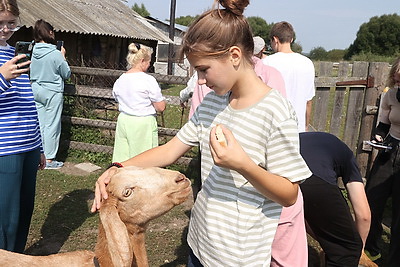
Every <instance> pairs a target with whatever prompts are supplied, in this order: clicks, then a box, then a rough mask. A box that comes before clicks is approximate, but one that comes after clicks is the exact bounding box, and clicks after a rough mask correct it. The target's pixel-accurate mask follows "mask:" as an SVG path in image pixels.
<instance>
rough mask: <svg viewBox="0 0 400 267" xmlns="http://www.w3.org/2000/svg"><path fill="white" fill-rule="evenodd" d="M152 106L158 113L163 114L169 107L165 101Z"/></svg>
mask: <svg viewBox="0 0 400 267" xmlns="http://www.w3.org/2000/svg"><path fill="white" fill-rule="evenodd" d="M152 104H153V107H154V108H155V109H156V111H158V112H163V111H164V110H165V107H166V106H167V104H166V102H165V100H163V101H160V102H153V103H152Z"/></svg>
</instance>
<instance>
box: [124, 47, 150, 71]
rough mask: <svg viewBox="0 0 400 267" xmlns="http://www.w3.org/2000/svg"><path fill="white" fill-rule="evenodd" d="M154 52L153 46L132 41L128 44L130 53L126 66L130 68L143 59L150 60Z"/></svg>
mask: <svg viewBox="0 0 400 267" xmlns="http://www.w3.org/2000/svg"><path fill="white" fill-rule="evenodd" d="M152 53H153V49H152V48H151V47H148V46H145V45H142V44H138V43H131V44H130V45H129V46H128V55H127V56H126V62H127V66H126V68H127V69H128V70H130V69H131V68H133V67H134V66H135V65H136V64H138V63H139V62H140V61H141V60H142V59H144V60H150V59H151V54H152Z"/></svg>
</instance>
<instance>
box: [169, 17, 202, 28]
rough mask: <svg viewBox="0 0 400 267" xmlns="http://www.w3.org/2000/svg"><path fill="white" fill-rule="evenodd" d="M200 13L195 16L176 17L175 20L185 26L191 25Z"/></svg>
mask: <svg viewBox="0 0 400 267" xmlns="http://www.w3.org/2000/svg"><path fill="white" fill-rule="evenodd" d="M198 16H199V15H196V16H195V17H193V16H180V17H178V18H176V19H175V22H176V23H177V24H180V25H183V26H189V25H190V24H191V23H192V22H193V21H194V20H195V19H196V18H197V17H198Z"/></svg>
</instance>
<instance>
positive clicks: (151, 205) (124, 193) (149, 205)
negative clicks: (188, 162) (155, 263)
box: [0, 167, 192, 267]
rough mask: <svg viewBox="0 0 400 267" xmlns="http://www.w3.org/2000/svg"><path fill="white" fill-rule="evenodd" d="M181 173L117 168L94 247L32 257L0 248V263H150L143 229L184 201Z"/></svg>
mask: <svg viewBox="0 0 400 267" xmlns="http://www.w3.org/2000/svg"><path fill="white" fill-rule="evenodd" d="M191 190H192V188H191V183H190V180H189V179H187V178H186V177H185V176H184V175H183V174H181V173H179V172H177V171H172V170H167V169H162V168H156V167H153V168H139V167H125V168H120V169H118V170H117V171H116V172H115V174H114V175H113V176H112V177H111V180H110V183H109V184H108V185H107V192H108V194H109V197H108V199H106V200H104V202H103V203H102V206H101V208H100V211H99V213H100V216H99V217H100V220H99V232H98V238H97V243H96V247H95V251H94V252H93V251H87V250H85V251H74V252H66V253H59V254H53V255H48V256H31V255H24V254H18V253H14V252H9V251H5V250H0V266H7V267H13V266H15V267H17V266H29V267H42V266H47V267H52V266H54V267H59V266H63V267H93V266H101V267H131V266H137V267H148V266H149V265H148V259H147V252H146V248H145V231H146V227H147V225H148V223H149V221H151V220H152V219H155V218H157V217H159V216H161V215H163V214H164V213H166V212H168V211H169V210H170V209H172V208H173V207H174V206H176V205H179V204H181V203H183V202H184V201H185V200H186V199H187V198H188V196H189V194H190V193H191V192H192V191H191Z"/></svg>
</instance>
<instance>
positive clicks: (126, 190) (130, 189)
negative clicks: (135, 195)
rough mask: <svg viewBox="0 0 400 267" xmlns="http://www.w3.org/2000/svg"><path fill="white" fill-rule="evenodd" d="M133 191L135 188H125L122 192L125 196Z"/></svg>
mask: <svg viewBox="0 0 400 267" xmlns="http://www.w3.org/2000/svg"><path fill="white" fill-rule="evenodd" d="M132 192H133V188H125V190H124V192H123V193H122V195H123V196H124V197H129V196H130V195H131V194H132Z"/></svg>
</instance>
